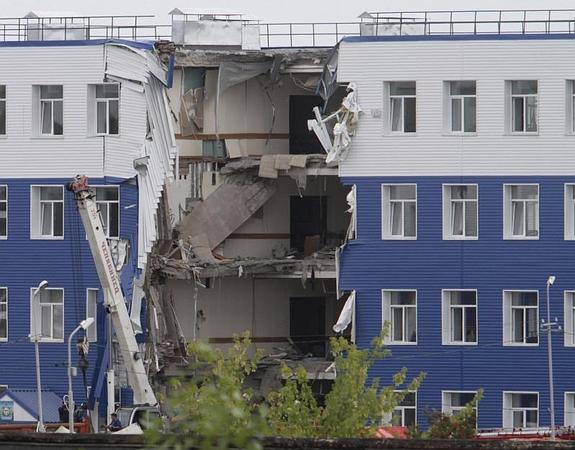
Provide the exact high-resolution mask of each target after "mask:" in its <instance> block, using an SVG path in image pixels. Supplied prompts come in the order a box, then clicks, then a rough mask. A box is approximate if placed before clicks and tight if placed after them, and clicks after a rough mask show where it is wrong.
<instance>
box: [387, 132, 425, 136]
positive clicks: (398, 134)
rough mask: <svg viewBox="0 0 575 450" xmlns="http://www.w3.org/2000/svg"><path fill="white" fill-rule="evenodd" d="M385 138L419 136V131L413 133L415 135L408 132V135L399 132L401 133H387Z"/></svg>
mask: <svg viewBox="0 0 575 450" xmlns="http://www.w3.org/2000/svg"><path fill="white" fill-rule="evenodd" d="M384 136H387V137H396V136H417V131H415V132H413V133H410V132H408V133H402V132H399V131H394V132H387V133H384Z"/></svg>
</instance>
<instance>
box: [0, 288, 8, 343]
mask: <svg viewBox="0 0 575 450" xmlns="http://www.w3.org/2000/svg"><path fill="white" fill-rule="evenodd" d="M0 291H4V292H5V293H6V296H5V297H6V300H5V301H4V302H0V305H2V304H4V305H6V336H5V337H2V336H0V342H8V334H9V322H8V305H9V303H8V288H7V287H6V286H0Z"/></svg>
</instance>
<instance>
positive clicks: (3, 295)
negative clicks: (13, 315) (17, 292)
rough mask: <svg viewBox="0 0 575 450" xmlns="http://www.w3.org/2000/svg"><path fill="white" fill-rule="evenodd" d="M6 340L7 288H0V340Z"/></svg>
mask: <svg viewBox="0 0 575 450" xmlns="http://www.w3.org/2000/svg"><path fill="white" fill-rule="evenodd" d="M7 340H8V289H7V288H0V341H7Z"/></svg>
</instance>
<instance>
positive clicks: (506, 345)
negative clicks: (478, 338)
mask: <svg viewBox="0 0 575 450" xmlns="http://www.w3.org/2000/svg"><path fill="white" fill-rule="evenodd" d="M503 347H539V343H537V344H503Z"/></svg>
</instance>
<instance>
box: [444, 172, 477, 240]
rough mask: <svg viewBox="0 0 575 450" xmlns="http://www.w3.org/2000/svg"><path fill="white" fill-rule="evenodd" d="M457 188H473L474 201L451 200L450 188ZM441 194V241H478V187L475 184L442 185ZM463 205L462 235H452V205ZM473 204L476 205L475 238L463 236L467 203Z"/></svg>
mask: <svg viewBox="0 0 575 450" xmlns="http://www.w3.org/2000/svg"><path fill="white" fill-rule="evenodd" d="M457 186H475V189H476V193H477V196H476V197H475V199H455V200H454V199H452V197H451V188H452V187H457ZM442 193H443V202H442V203H443V239H444V240H454V241H476V240H478V239H479V185H478V184H475V183H449V184H443V185H442ZM455 202H457V203H463V234H462V235H461V236H460V235H454V234H452V222H453V215H452V211H453V208H452V204H453V203H455ZM470 202H475V203H476V204H477V209H476V212H477V214H476V217H475V229H476V230H477V235H476V236H467V235H466V234H465V232H466V230H465V228H466V227H465V220H466V214H465V211H466V210H467V203H470Z"/></svg>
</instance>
